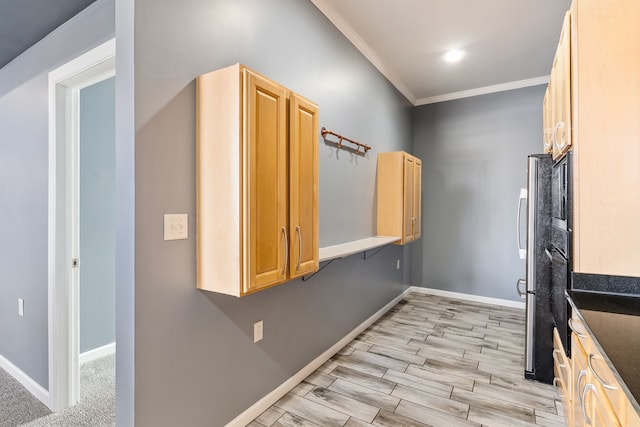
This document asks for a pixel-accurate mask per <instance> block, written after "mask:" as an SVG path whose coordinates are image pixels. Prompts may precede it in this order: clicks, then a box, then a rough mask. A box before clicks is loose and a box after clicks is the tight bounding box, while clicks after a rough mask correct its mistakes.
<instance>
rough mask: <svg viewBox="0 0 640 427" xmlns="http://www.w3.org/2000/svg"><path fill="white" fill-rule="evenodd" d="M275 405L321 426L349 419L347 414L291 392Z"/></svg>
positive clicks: (338, 424)
mask: <svg viewBox="0 0 640 427" xmlns="http://www.w3.org/2000/svg"><path fill="white" fill-rule="evenodd" d="M275 405H276V406H277V407H278V408H280V409H283V410H285V411H287V412H289V413H290V414H293V415H296V416H298V417H300V418H303V419H305V420H309V421H311V422H314V423H316V424H319V425H320V426H322V427H325V426H327V427H329V426H343V425H345V424H346V422H347V420H348V419H349V415H346V414H344V413H342V412H338V411H336V410H333V409H331V408H328V407H327V406H325V405H321V404H320V403H317V402H313V401H311V400H309V399H305V398H304V397H300V396H297V395H295V394H291V393H289V394H287V395H286V396H284V397H283V398H282V399H280V400H279V401H277V402H276V403H275Z"/></svg>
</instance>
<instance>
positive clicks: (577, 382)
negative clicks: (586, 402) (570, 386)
mask: <svg viewBox="0 0 640 427" xmlns="http://www.w3.org/2000/svg"><path fill="white" fill-rule="evenodd" d="M586 376H587V371H586V370H585V369H582V370H580V372H579V373H578V378H577V379H576V389H577V390H580V380H581V379H582V378H584V377H586ZM578 400H579V401H580V405H582V395H581V394H580V392H578Z"/></svg>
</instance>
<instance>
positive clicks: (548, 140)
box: [542, 82, 553, 154]
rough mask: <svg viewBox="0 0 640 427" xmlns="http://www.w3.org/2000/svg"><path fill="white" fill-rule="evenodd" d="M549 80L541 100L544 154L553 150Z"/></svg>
mask: <svg viewBox="0 0 640 427" xmlns="http://www.w3.org/2000/svg"><path fill="white" fill-rule="evenodd" d="M551 102H552V100H551V82H549V85H548V86H547V90H546V92H545V93H544V100H543V101H542V131H543V149H544V153H545V154H550V153H552V152H553V140H552V136H551V126H552V120H553V119H552V114H551Z"/></svg>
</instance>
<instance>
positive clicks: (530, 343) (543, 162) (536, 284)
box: [517, 154, 554, 384]
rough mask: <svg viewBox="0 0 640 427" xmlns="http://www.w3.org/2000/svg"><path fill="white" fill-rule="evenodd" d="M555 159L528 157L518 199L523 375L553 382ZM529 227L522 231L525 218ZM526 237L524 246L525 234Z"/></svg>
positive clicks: (519, 291)
mask: <svg viewBox="0 0 640 427" xmlns="http://www.w3.org/2000/svg"><path fill="white" fill-rule="evenodd" d="M552 167H553V160H552V159H551V156H550V155H547V154H532V155H530V156H529V157H528V168H527V188H526V189H522V190H520V199H519V200H518V215H517V218H518V219H517V222H518V224H517V227H518V230H517V233H518V235H517V236H518V237H517V240H518V252H519V254H520V257H521V258H524V259H526V273H525V278H524V279H519V280H518V283H517V289H518V293H519V294H520V296H521V297H523V298H524V299H525V301H526V316H525V317H526V323H525V366H524V375H525V377H526V378H528V379H534V380H537V381H541V382H544V383H548V384H551V383H552V382H553V376H554V374H553V356H552V353H553V315H552V311H551V254H550V252H549V247H550V246H551V242H550V241H551V212H552V206H551V203H552V199H551V177H552ZM523 217H524V218H526V227H525V228H524V229H523V228H522V223H521V221H522V219H523ZM523 234H524V244H522V243H523V242H522V240H523V239H522V235H523Z"/></svg>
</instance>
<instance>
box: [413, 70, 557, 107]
mask: <svg viewBox="0 0 640 427" xmlns="http://www.w3.org/2000/svg"><path fill="white" fill-rule="evenodd" d="M547 83H549V76H541V77H535V78H532V79H526V80H517V81H515V82H509V83H501V84H498V85H493V86H485V87H479V88H476V89H470V90H463V91H460V92H452V93H446V94H444V95H437V96H431V97H428V98H420V99H416V102H415V103H414V104H413V105H415V106H416V107H417V106H419V105H427V104H435V103H437V102H444V101H451V100H454V99H461V98H470V97H472V96H478V95H486V94H489V93H496V92H504V91H507V90H513V89H521V88H524V87H529V86H538V85H542V84H547Z"/></svg>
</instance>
